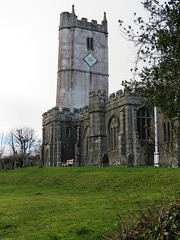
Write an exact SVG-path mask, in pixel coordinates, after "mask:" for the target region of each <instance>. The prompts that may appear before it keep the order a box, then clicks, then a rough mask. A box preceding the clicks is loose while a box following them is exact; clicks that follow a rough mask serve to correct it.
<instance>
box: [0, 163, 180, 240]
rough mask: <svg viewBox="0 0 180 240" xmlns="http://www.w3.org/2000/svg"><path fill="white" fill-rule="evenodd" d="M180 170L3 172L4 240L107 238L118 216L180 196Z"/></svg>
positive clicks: (0, 216) (0, 219)
mask: <svg viewBox="0 0 180 240" xmlns="http://www.w3.org/2000/svg"><path fill="white" fill-rule="evenodd" d="M179 187H180V169H172V168H158V169H157V168H153V167H134V168H126V167H108V168H98V167H89V168H88V167H87V168H48V167H46V168H41V169H39V168H36V167H35V168H26V169H19V170H12V171H7V170H1V171H0V239H20V240H23V239H24V240H28V239H33V240H34V239H73V240H75V239H102V237H101V236H102V235H103V234H105V233H106V231H108V230H110V229H112V230H113V229H115V228H116V222H117V217H116V214H119V213H120V214H122V215H123V214H125V213H126V212H127V210H133V211H137V210H138V209H139V208H143V207H145V204H147V203H148V204H151V203H153V201H154V200H158V201H161V200H162V198H163V197H164V196H165V197H166V199H168V198H171V197H172V196H175V195H177V194H178V191H179Z"/></svg>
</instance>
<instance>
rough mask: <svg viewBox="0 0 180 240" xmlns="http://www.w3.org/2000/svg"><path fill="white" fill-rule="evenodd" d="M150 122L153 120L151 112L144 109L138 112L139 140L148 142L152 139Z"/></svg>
mask: <svg viewBox="0 0 180 240" xmlns="http://www.w3.org/2000/svg"><path fill="white" fill-rule="evenodd" d="M150 122H151V118H150V115H149V111H148V110H147V109H146V108H144V107H142V108H140V109H139V110H138V112H137V131H138V133H139V139H141V140H148V139H149V137H150V130H149V129H150Z"/></svg>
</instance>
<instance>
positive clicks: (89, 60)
mask: <svg viewBox="0 0 180 240" xmlns="http://www.w3.org/2000/svg"><path fill="white" fill-rule="evenodd" d="M83 59H84V61H85V62H86V63H87V64H88V65H89V67H90V68H91V67H92V66H94V65H95V64H96V63H97V62H98V60H97V58H95V56H94V55H93V54H92V53H91V52H90V53H88V55H86V57H84V58H83Z"/></svg>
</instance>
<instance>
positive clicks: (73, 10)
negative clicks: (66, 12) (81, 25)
mask: <svg viewBox="0 0 180 240" xmlns="http://www.w3.org/2000/svg"><path fill="white" fill-rule="evenodd" d="M72 14H75V7H74V5H72Z"/></svg>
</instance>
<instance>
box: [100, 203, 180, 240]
mask: <svg viewBox="0 0 180 240" xmlns="http://www.w3.org/2000/svg"><path fill="white" fill-rule="evenodd" d="M127 219H128V220H124V219H123V218H122V217H121V216H120V215H118V230H117V233H115V234H113V235H112V236H110V237H104V238H105V239H109V240H117V239H119V240H124V239H129V240H130V239H148V240H151V239H152V240H154V239H159V240H161V239H163V240H165V239H167V240H178V239H179V238H180V198H178V199H177V200H176V201H171V202H170V203H169V204H162V205H157V204H155V205H154V206H153V207H146V210H145V211H141V212H140V214H139V215H138V217H137V216H136V215H134V214H133V213H131V212H129V215H128V217H127Z"/></svg>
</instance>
